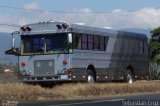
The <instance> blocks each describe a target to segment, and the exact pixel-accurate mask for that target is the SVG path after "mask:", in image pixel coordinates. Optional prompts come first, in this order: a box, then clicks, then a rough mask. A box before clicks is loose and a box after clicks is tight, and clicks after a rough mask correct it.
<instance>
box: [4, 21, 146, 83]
mask: <svg viewBox="0 0 160 106" xmlns="http://www.w3.org/2000/svg"><path fill="white" fill-rule="evenodd" d="M15 34H18V35H19V36H20V41H21V43H20V48H16V47H15V45H14V42H15ZM12 44H13V45H12V48H11V49H9V50H7V51H6V52H5V53H6V54H14V55H16V56H18V67H19V74H18V75H19V79H20V81H22V82H54V81H57V82H58V81H60V82H61V81H86V82H89V83H92V82H96V81H98V82H101V81H125V82H127V83H132V82H133V81H135V80H145V79H148V77H149V57H148V45H147V37H146V35H144V34H139V33H133V32H126V31H121V30H113V29H107V28H101V27H93V26H87V25H81V24H72V23H66V22H39V23H34V24H28V25H24V26H22V27H20V30H19V31H16V32H13V33H12Z"/></svg>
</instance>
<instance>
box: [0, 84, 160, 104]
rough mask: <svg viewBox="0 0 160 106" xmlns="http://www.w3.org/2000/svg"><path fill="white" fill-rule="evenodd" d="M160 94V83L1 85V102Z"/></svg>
mask: <svg viewBox="0 0 160 106" xmlns="http://www.w3.org/2000/svg"><path fill="white" fill-rule="evenodd" d="M148 92H160V82H150V81H143V82H140V81H139V82H135V83H133V84H126V83H96V84H85V83H71V84H63V85H58V86H55V87H53V88H42V87H40V86H36V85H34V86H33V85H27V84H23V83H1V84H0V100H22V101H23V100H24V101H28V100H50V99H71V98H81V97H83V98H84V97H97V96H112V95H124V94H138V93H148Z"/></svg>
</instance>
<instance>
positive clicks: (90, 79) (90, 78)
mask: <svg viewBox="0 0 160 106" xmlns="http://www.w3.org/2000/svg"><path fill="white" fill-rule="evenodd" d="M87 82H88V83H94V82H95V76H94V73H93V71H92V70H90V69H89V70H87Z"/></svg>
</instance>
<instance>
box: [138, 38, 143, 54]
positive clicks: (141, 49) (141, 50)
mask: <svg viewBox="0 0 160 106" xmlns="http://www.w3.org/2000/svg"><path fill="white" fill-rule="evenodd" d="M139 53H140V54H144V41H140V42H139Z"/></svg>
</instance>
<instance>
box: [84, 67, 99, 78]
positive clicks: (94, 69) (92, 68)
mask: <svg viewBox="0 0 160 106" xmlns="http://www.w3.org/2000/svg"><path fill="white" fill-rule="evenodd" d="M88 70H91V71H92V72H93V74H94V78H95V80H96V75H97V73H96V68H95V67H94V65H92V64H90V65H88V67H87V70H86V72H87V71H88Z"/></svg>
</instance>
